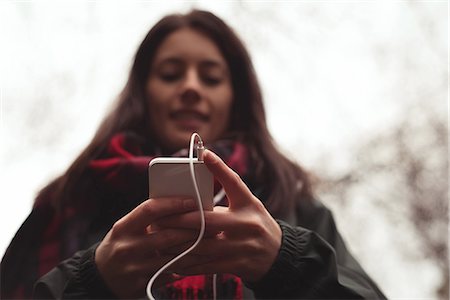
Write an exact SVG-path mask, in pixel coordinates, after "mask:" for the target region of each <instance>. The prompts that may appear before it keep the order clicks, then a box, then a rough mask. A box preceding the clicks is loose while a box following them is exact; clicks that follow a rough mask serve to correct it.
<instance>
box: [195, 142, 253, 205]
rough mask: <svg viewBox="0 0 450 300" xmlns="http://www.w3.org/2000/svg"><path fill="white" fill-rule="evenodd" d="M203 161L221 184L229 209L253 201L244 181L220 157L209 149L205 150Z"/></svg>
mask: <svg viewBox="0 0 450 300" xmlns="http://www.w3.org/2000/svg"><path fill="white" fill-rule="evenodd" d="M203 161H204V162H205V164H206V166H207V167H208V169H209V170H210V171H211V173H212V174H213V175H214V177H216V178H217V180H218V181H219V182H220V183H221V184H222V186H223V189H224V190H225V193H226V194H227V197H228V200H229V203H230V209H233V208H236V207H240V206H246V205H248V204H249V203H251V202H253V194H252V193H251V192H250V190H249V189H248V188H247V186H246V185H245V183H244V182H243V181H242V179H241V178H240V177H239V175H238V174H237V173H236V172H234V171H233V170H232V169H231V168H230V167H228V166H227V165H226V164H225V163H224V162H223V160H222V159H220V157H218V156H217V155H216V154H214V153H213V152H212V151H210V150H205V152H204V154H203Z"/></svg>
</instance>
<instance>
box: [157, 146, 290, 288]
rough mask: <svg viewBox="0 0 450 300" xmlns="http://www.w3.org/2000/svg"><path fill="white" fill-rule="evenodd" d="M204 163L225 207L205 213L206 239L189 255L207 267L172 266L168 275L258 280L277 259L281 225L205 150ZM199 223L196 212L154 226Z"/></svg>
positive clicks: (189, 226)
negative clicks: (217, 184)
mask: <svg viewBox="0 0 450 300" xmlns="http://www.w3.org/2000/svg"><path fill="white" fill-rule="evenodd" d="M203 158H204V162H205V164H206V166H207V167H208V169H209V170H210V171H211V172H212V174H213V175H214V176H215V177H216V178H217V180H218V181H219V182H220V183H221V184H222V186H223V188H224V190H225V192H226V194H227V198H228V201H229V207H215V208H214V211H205V221H206V234H205V237H204V238H203V240H202V241H201V243H200V244H199V245H198V246H197V247H196V248H195V249H194V250H193V251H192V252H191V253H190V254H189V255H188V257H190V259H192V261H195V259H194V257H193V256H202V261H209V262H208V263H205V264H198V265H192V266H190V267H185V268H183V269H178V268H177V267H176V265H174V266H173V268H171V270H172V271H173V272H176V273H178V274H180V275H196V274H214V273H230V274H235V275H237V276H239V277H241V278H242V279H243V280H246V281H250V282H255V281H258V280H259V279H261V278H262V277H263V276H264V275H265V274H266V273H267V272H268V271H269V269H270V267H271V266H272V264H273V262H274V261H275V259H276V257H277V255H278V251H279V249H280V245H281V236H282V233H281V229H280V226H279V225H278V223H277V222H276V221H275V220H274V219H273V218H272V216H271V215H270V214H269V212H268V211H267V210H266V208H265V207H264V205H263V204H262V203H261V201H260V200H259V199H258V198H256V197H255V196H254V195H253V194H252V193H251V191H250V190H249V189H248V187H247V186H246V185H245V183H244V182H243V181H242V180H241V178H240V177H239V175H238V174H236V173H235V172H234V171H233V170H232V169H230V168H229V167H228V166H227V165H226V164H225V163H224V162H223V161H222V160H221V159H220V158H219V157H218V156H217V155H215V154H214V153H212V152H211V151H205V153H204V156H203ZM199 219H200V213H199V212H191V213H187V214H183V215H179V216H173V217H168V218H166V219H162V220H161V221H160V222H158V224H159V225H160V226H164V227H174V228H186V229H187V228H189V229H199V227H200V222H199ZM184 248H186V247H184ZM181 251H182V248H177V249H171V252H172V253H179V252H181ZM186 258H187V257H186ZM205 259H206V260H205Z"/></svg>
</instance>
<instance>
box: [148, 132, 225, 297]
mask: <svg viewBox="0 0 450 300" xmlns="http://www.w3.org/2000/svg"><path fill="white" fill-rule="evenodd" d="M195 138H197V145H196V150H197V160H198V161H203V152H204V150H205V147H204V145H203V140H202V138H201V137H200V135H199V134H198V133H196V132H194V133H193V134H192V135H191V139H190V143H189V170H190V175H191V180H192V185H193V187H194V190H195V195H196V200H197V205H198V209H199V212H200V231H199V234H198V236H197V239H196V240H195V242H194V243H193V244H192V246H190V247H189V248H188V249H187V250H185V251H183V252H182V253H180V254H179V255H178V256H176V257H175V258H173V259H172V260H171V261H169V262H168V263H167V264H165V265H164V266H163V267H161V268H160V269H159V270H158V271H157V272H156V273H155V274H154V275H153V276H152V277H151V278H150V280H149V281H148V284H147V288H146V293H147V297H148V298H149V299H150V300H155V298H154V297H153V294H152V286H153V284H154V282H155V280H156V278H157V277H158V276H159V275H161V273H162V272H164V271H165V270H167V268H169V267H170V266H171V265H173V264H174V263H175V262H177V261H178V260H180V259H181V258H183V257H184V256H186V255H187V254H188V253H189V252H191V251H192V250H194V248H195V247H197V245H198V244H199V243H200V241H201V240H202V238H203V236H204V234H205V213H204V211H203V204H202V199H201V194H200V192H199V187H198V184H197V178H196V175H195V170H194V157H193V153H194V142H195ZM224 196H225V192H224V191H223V189H222V190H221V191H220V192H219V193H218V194H217V195H216V196H215V197H214V200H213V203H214V204H216V203H218V202H219V201H220V200H221V199H222V198H223V197H224ZM216 280H217V275H216V274H214V275H213V298H214V299H216V298H217V296H216V294H217V289H216Z"/></svg>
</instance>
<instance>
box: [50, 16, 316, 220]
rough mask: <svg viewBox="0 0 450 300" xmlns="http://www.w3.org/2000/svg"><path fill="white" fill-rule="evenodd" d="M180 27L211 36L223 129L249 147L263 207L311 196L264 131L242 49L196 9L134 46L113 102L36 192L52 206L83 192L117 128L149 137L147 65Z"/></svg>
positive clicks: (280, 210)
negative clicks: (225, 90)
mask: <svg viewBox="0 0 450 300" xmlns="http://www.w3.org/2000/svg"><path fill="white" fill-rule="evenodd" d="M183 27H189V28H192V29H195V30H198V31H200V32H202V33H203V34H205V35H206V36H208V37H209V38H210V39H212V40H213V41H214V42H215V44H216V45H217V46H218V48H219V49H220V51H221V52H222V55H223V56H224V58H225V60H226V62H227V63H228V66H229V69H230V73H231V80H232V87H233V91H234V93H233V94H234V101H233V107H232V111H231V120H230V128H229V132H230V133H231V134H233V133H237V134H238V136H239V137H240V139H241V140H242V141H243V142H244V143H245V144H246V145H247V147H248V149H249V150H250V154H251V156H252V159H253V161H255V162H256V166H255V170H256V172H255V176H256V177H257V180H256V181H257V182H259V183H262V184H263V186H264V189H265V190H266V191H267V196H268V197H267V199H266V201H265V205H266V207H267V208H268V210H269V211H270V212H271V213H272V214H273V215H274V216H279V217H280V216H283V215H286V214H287V213H288V212H289V211H290V210H291V209H292V208H294V206H295V201H297V200H295V199H300V198H306V197H309V196H311V187H310V182H309V180H308V175H307V174H306V172H304V170H303V169H302V168H301V167H300V166H298V165H297V164H295V163H293V162H292V161H291V160H289V159H288V158H287V157H285V156H284V155H283V154H282V153H281V152H280V151H279V150H278V149H277V147H276V145H275V143H274V140H273V138H272V137H271V135H270V133H269V130H268V128H267V123H266V115H265V110H264V105H263V100H262V95H261V89H260V87H259V84H258V81H257V77H256V74H255V70H254V68H253V65H252V62H251V60H250V57H249V54H248V52H247V50H246V49H245V47H244V45H243V44H242V42H241V41H240V39H239V38H238V37H237V35H236V34H235V33H234V32H233V30H232V29H231V28H230V27H228V26H227V25H226V24H225V23H224V22H223V21H222V20H221V19H220V18H218V17H216V16H215V15H214V14H212V13H210V12H206V11H200V10H193V11H191V12H190V13H188V14H185V15H182V14H173V15H169V16H166V17H164V18H163V19H161V20H160V21H159V22H158V23H157V24H156V25H155V26H153V28H152V29H151V30H150V31H149V32H148V34H147V35H146V37H145V38H144V40H143V41H142V43H141V45H140V46H139V48H138V50H137V53H136V56H135V59H134V63H133V66H132V68H131V71H130V75H129V78H128V82H127V83H126V85H125V87H124V89H123V91H122V92H121V94H120V95H119V98H118V102H117V104H116V106H115V107H114V108H113V109H112V111H111V112H110V113H109V114H108V115H107V116H106V118H105V119H104V120H103V122H102V123H101V125H100V127H99V129H98V130H97V132H96V134H95V136H94V137H93V139H92V141H91V142H90V143H89V145H88V146H87V147H86V149H85V150H84V151H83V152H82V153H81V154H80V155H79V156H78V158H77V159H76V160H75V161H74V162H73V163H72V165H71V166H70V167H69V168H68V170H67V171H66V172H65V173H64V174H63V175H62V176H60V177H59V178H57V179H56V180H55V181H53V182H52V183H51V184H50V185H48V186H47V187H46V188H44V189H43V191H41V193H43V192H45V191H48V190H49V189H50V190H52V194H53V195H52V198H53V199H56V200H55V201H56V202H57V203H56V204H58V206H59V205H64V203H68V202H71V201H75V200H76V199H77V197H79V196H80V195H82V194H83V192H86V191H83V189H85V188H83V174H84V173H85V172H86V170H87V167H88V164H89V162H90V161H91V160H92V159H95V158H97V157H98V156H99V155H100V154H101V153H102V152H103V151H104V149H105V147H106V145H107V144H108V142H109V140H110V139H111V137H112V136H113V135H115V134H116V133H118V132H121V131H133V132H136V133H137V134H140V135H143V136H150V135H151V133H150V132H148V131H149V126H148V117H149V116H148V114H147V111H148V110H147V107H146V103H147V101H146V98H145V93H144V86H145V82H146V80H147V77H148V73H149V70H150V65H151V63H152V60H153V57H154V55H155V53H156V50H157V49H158V47H159V45H160V44H161V43H162V41H163V40H164V39H165V38H166V37H167V36H168V35H169V34H170V33H172V32H174V31H176V30H178V29H180V28H183Z"/></svg>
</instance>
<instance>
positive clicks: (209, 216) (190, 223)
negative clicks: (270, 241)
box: [157, 207, 249, 235]
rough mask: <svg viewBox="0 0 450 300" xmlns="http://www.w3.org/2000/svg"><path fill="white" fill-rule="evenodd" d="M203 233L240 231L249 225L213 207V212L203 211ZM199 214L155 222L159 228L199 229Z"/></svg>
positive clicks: (192, 213) (234, 215)
mask: <svg viewBox="0 0 450 300" xmlns="http://www.w3.org/2000/svg"><path fill="white" fill-rule="evenodd" d="M204 216H205V224H206V227H205V233H206V235H210V234H216V233H218V232H220V231H235V230H242V228H245V227H246V226H247V223H249V220H248V219H242V218H239V216H237V215H236V213H232V212H229V211H227V210H224V209H223V208H222V207H220V208H219V207H215V208H214V211H212V212H211V211H205V212H204ZM200 218H201V216H200V213H199V212H197V211H192V212H187V213H184V214H180V215H176V216H169V217H166V218H164V219H160V220H158V221H157V225H158V227H160V228H183V229H191V230H199V229H200V226H201V224H200Z"/></svg>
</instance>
